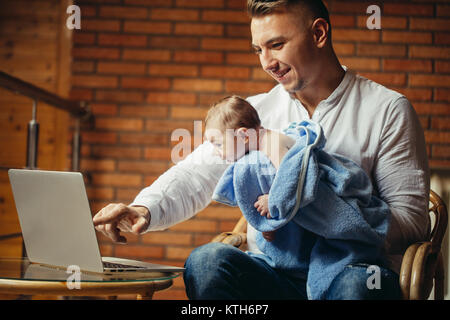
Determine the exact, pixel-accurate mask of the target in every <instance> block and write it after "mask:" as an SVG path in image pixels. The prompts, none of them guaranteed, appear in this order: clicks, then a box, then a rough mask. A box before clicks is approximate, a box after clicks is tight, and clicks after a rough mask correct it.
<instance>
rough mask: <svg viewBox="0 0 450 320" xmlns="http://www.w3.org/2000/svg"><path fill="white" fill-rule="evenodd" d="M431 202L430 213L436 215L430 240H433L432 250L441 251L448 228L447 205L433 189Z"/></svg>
mask: <svg viewBox="0 0 450 320" xmlns="http://www.w3.org/2000/svg"><path fill="white" fill-rule="evenodd" d="M430 203H431V207H430V208H429V213H430V215H431V214H432V215H434V225H433V228H432V230H431V233H430V238H429V239H428V240H429V241H431V244H432V252H439V250H440V249H441V244H442V240H443V238H444V235H445V231H446V230H447V223H448V213H447V207H446V206H445V203H444V201H442V199H441V198H440V197H439V196H438V195H437V194H436V192H434V191H433V190H430ZM430 218H431V217H430Z"/></svg>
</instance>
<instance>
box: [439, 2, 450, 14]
mask: <svg viewBox="0 0 450 320" xmlns="http://www.w3.org/2000/svg"><path fill="white" fill-rule="evenodd" d="M436 15H437V16H438V17H450V5H444V4H438V5H437V9H436Z"/></svg>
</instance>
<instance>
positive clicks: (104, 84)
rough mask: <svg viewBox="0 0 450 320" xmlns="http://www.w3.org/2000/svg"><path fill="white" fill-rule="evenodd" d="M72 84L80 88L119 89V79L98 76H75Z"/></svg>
mask: <svg viewBox="0 0 450 320" xmlns="http://www.w3.org/2000/svg"><path fill="white" fill-rule="evenodd" d="M72 84H73V85H74V86H79V87H90V88H115V87H117V84H118V80H117V77H108V76H96V75H73V76H72Z"/></svg>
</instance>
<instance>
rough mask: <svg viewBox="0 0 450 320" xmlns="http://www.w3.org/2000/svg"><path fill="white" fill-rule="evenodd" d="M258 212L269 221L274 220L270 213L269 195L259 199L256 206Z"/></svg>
mask: <svg viewBox="0 0 450 320" xmlns="http://www.w3.org/2000/svg"><path fill="white" fill-rule="evenodd" d="M254 206H255V208H256V210H257V211H258V212H259V213H260V214H261V215H262V216H265V217H266V218H267V219H270V218H272V216H271V215H270V212H269V195H268V194H263V195H262V196H259V197H258V200H257V201H256V202H255V204H254Z"/></svg>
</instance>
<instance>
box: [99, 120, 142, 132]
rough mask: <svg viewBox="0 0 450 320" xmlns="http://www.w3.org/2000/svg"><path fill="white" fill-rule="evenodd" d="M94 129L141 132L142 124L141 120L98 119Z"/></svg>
mask: <svg viewBox="0 0 450 320" xmlns="http://www.w3.org/2000/svg"><path fill="white" fill-rule="evenodd" d="M95 126H96V128H99V129H108V130H124V131H141V130H142V128H143V126H144V122H143V120H141V119H124V118H98V119H96V121H95Z"/></svg>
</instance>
